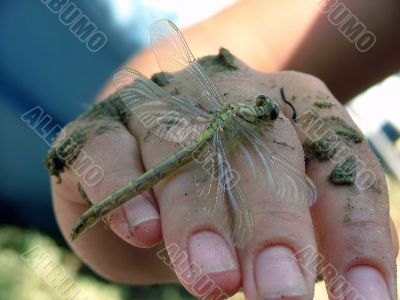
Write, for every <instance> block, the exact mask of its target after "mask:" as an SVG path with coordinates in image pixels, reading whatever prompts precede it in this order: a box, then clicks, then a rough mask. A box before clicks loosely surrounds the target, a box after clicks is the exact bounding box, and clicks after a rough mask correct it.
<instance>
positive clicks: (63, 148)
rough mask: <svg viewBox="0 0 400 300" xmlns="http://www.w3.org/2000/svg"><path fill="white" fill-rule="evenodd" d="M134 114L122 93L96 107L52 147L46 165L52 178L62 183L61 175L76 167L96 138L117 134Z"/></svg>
mask: <svg viewBox="0 0 400 300" xmlns="http://www.w3.org/2000/svg"><path fill="white" fill-rule="evenodd" d="M129 117H130V112H129V110H128V109H127V107H126V106H125V104H124V103H123V102H122V100H121V98H120V97H119V94H118V93H114V94H112V95H110V96H109V97H107V98H106V100H104V101H103V102H100V103H97V104H95V105H93V106H92V107H91V108H90V109H89V110H88V111H87V112H85V113H84V114H82V115H81V116H79V117H78V118H77V119H76V120H75V121H73V122H71V123H70V124H68V125H67V127H66V128H65V130H66V132H67V133H68V134H67V135H66V136H65V138H64V139H63V140H62V141H60V142H59V143H58V144H56V146H55V147H52V148H51V149H50V150H49V152H48V154H47V156H46V157H45V160H44V164H45V167H46V169H47V170H48V172H49V173H50V175H54V176H56V177H57V178H58V179H59V182H61V177H60V174H61V173H62V172H64V171H65V169H66V168H67V166H68V165H71V164H73V163H74V161H75V159H76V158H77V156H78V155H79V153H80V151H81V149H82V148H83V146H84V145H85V143H86V142H87V141H88V139H89V138H90V137H92V136H96V135H101V134H103V133H106V132H110V131H113V130H115V129H116V128H118V127H119V126H120V124H121V123H122V124H126V123H127V122H128V120H129Z"/></svg>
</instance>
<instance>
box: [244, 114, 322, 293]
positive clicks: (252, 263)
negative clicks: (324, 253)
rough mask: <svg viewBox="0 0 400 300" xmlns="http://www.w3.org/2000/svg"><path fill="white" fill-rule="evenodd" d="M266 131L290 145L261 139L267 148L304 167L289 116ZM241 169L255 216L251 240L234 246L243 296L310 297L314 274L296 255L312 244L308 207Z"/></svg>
mask: <svg viewBox="0 0 400 300" xmlns="http://www.w3.org/2000/svg"><path fill="white" fill-rule="evenodd" d="M271 136H273V137H277V138H279V139H280V140H281V141H284V142H285V143H286V144H287V145H290V147H288V146H287V145H283V144H276V143H273V142H272V140H266V141H265V142H266V143H267V145H268V146H269V148H270V149H271V150H272V151H273V152H275V153H279V154H280V155H281V156H282V157H284V158H285V159H286V160H287V161H288V162H290V163H292V164H293V165H294V166H295V167H297V168H298V169H299V170H302V171H303V172H304V159H303V157H304V155H303V152H302V150H301V149H302V148H301V144H300V142H299V140H298V139H297V136H296V133H295V131H294V129H293V128H292V126H291V124H290V121H289V120H287V119H284V120H279V119H278V120H277V121H276V122H275V125H274V127H273V129H271ZM292 147H293V148H292ZM241 170H242V171H243V172H242V173H241V174H244V175H243V176H241V179H240V180H241V182H242V183H243V184H242V185H241V186H242V187H243V192H244V193H245V194H246V197H247V199H248V201H249V204H250V206H251V208H252V211H253V215H254V218H255V219H254V220H255V229H254V234H253V239H252V240H251V241H250V242H249V244H248V246H247V247H245V248H244V249H240V250H239V253H240V260H241V265H242V268H243V287H244V292H245V295H246V299H278V298H279V299H311V298H312V296H313V291H314V283H315V277H316V273H315V272H307V270H304V269H303V267H302V265H301V264H300V259H301V257H298V256H297V253H300V252H301V250H302V249H304V248H305V247H307V246H309V245H311V246H313V247H316V241H315V237H314V229H313V224H312V220H311V215H310V211H309V209H308V207H304V206H303V207H300V206H298V205H296V204H294V203H295V202H296V201H295V199H294V198H293V199H280V198H278V197H277V196H276V195H274V193H272V192H271V191H270V190H269V189H268V188H267V187H266V185H265V184H262V181H261V182H260V180H258V181H257V180H256V181H255V182H256V183H255V182H254V180H247V179H246V172H245V168H243V169H241ZM272 176H276V174H272ZM260 178H262V177H260ZM260 178H259V179H260ZM279 184H284V183H283V182H281V183H279ZM296 196H297V195H293V197H296Z"/></svg>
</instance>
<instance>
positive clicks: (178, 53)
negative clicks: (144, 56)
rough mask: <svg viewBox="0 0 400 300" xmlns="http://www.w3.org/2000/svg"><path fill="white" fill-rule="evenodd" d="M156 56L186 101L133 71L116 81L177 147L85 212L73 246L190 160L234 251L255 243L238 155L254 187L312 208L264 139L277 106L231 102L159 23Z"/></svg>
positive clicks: (310, 187) (308, 187)
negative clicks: (186, 90) (185, 88)
mask: <svg viewBox="0 0 400 300" xmlns="http://www.w3.org/2000/svg"><path fill="white" fill-rule="evenodd" d="M150 40H151V44H152V49H153V52H154V55H155V57H156V59H157V62H158V65H159V67H160V69H161V70H162V72H163V74H165V75H168V78H169V79H170V82H171V84H174V83H178V82H185V84H186V85H187V86H189V88H190V89H189V91H190V92H189V93H186V94H187V95H184V96H181V95H174V94H173V93H169V92H167V91H166V90H165V89H163V88H162V87H160V86H158V85H157V84H155V83H154V82H153V81H151V80H150V79H147V78H146V77H145V76H144V75H142V74H141V73H140V72H138V71H136V70H133V69H128V68H127V69H122V70H120V71H119V72H117V73H116V74H115V75H114V78H113V82H114V84H115V85H116V87H117V90H118V93H119V96H120V98H121V99H122V101H123V102H124V104H125V105H126V107H127V108H128V109H129V110H130V111H131V112H132V113H133V114H134V115H135V117H136V118H137V119H138V120H139V121H140V123H141V124H142V125H143V126H144V127H145V128H147V129H148V130H149V131H150V132H151V133H152V134H154V135H155V136H158V137H160V138H161V139H162V140H165V141H167V142H174V143H178V144H179V145H181V148H180V149H179V150H178V151H177V152H175V153H174V154H172V155H170V156H168V157H167V158H165V159H163V160H162V161H160V162H159V163H157V164H156V165H154V166H153V167H152V168H150V169H148V170H147V171H146V172H144V173H143V174H142V175H140V176H138V177H136V178H134V179H132V180H130V181H128V182H127V183H126V184H124V185H123V186H121V187H120V188H118V189H117V190H116V191H114V192H112V193H111V194H110V195H108V196H107V197H105V198H104V199H102V200H101V201H99V202H96V203H94V204H93V205H92V206H91V207H90V208H89V209H88V210H86V211H85V212H84V213H83V214H82V215H81V216H80V217H79V219H78V220H77V221H76V223H75V224H74V225H73V228H72V232H71V240H74V239H76V238H77V237H78V236H80V235H81V234H82V233H83V232H85V231H86V230H88V229H89V228H90V227H92V226H93V225H95V224H96V223H97V222H98V221H100V220H102V219H103V218H104V217H105V216H106V215H107V214H109V213H110V212H111V211H112V210H114V209H115V208H117V207H118V206H120V205H122V204H123V203H124V202H126V201H128V200H130V199H133V198H134V197H135V196H137V195H139V194H142V193H143V192H145V191H146V190H148V189H150V188H152V187H153V186H154V185H156V184H157V183H158V182H160V181H161V180H163V179H165V178H167V177H168V176H170V175H171V174H173V173H174V172H176V171H178V170H179V169H181V168H182V167H183V166H184V165H186V164H188V163H190V162H193V161H195V162H198V163H201V165H202V166H204V165H207V167H206V168H204V167H202V168H198V171H196V173H195V176H194V177H195V180H194V183H195V187H196V191H197V192H198V195H199V198H200V201H201V202H200V203H201V205H202V206H203V207H204V208H205V210H206V211H207V213H208V214H209V215H210V217H211V219H212V220H213V221H214V222H215V224H216V225H217V227H218V228H219V229H220V230H221V231H222V232H223V233H224V234H225V235H226V237H227V238H228V239H229V240H231V241H232V242H233V243H234V245H235V246H237V247H244V246H245V245H246V244H247V243H248V241H249V240H250V239H251V237H252V232H253V229H254V226H255V225H254V223H255V222H254V214H253V212H252V210H251V208H250V205H249V203H248V201H247V199H246V196H245V194H244V193H243V191H242V188H241V182H240V179H239V180H237V179H238V178H239V177H240V176H238V174H239V175H240V172H237V171H236V170H235V168H234V166H233V161H234V160H235V157H238V156H240V155H241V156H243V157H246V160H247V162H248V165H249V166H250V168H251V169H252V170H253V171H252V172H253V173H254V174H256V172H255V169H257V174H259V175H257V176H258V177H257V184H262V185H266V187H267V189H268V192H269V193H270V194H272V195H274V196H275V197H276V198H277V199H282V201H285V199H290V201H291V203H292V204H293V205H297V206H300V207H308V206H311V205H312V204H313V203H314V202H315V201H316V196H317V195H316V188H315V186H314V184H313V182H312V181H311V179H310V178H309V177H308V176H307V175H306V174H305V173H304V172H303V171H300V170H299V169H297V168H296V167H295V166H293V165H292V164H291V163H290V162H289V161H288V160H287V159H285V158H284V157H283V156H281V155H279V154H278V153H276V152H274V151H272V150H271V149H270V147H269V146H267V144H266V143H265V134H264V132H267V131H268V130H270V129H271V127H272V126H274V122H275V121H276V120H277V119H278V118H279V116H280V115H281V112H280V109H279V106H278V104H277V102H276V101H275V100H273V99H272V98H271V97H268V96H265V95H264V94H260V95H255V97H254V99H253V101H252V103H228V102H227V101H226V99H225V97H226V96H224V95H223V94H222V93H221V91H220V89H219V88H218V86H217V85H216V84H215V83H214V82H213V81H212V80H211V79H210V77H209V76H208V75H207V73H206V72H205V70H204V69H203V67H202V66H201V64H200V63H199V61H198V60H196V59H195V57H194V56H193V54H192V52H191V51H190V49H189V47H188V45H187V43H186V41H185V39H184V37H183V35H182V33H181V32H180V31H179V29H178V27H177V26H176V25H175V24H174V23H173V22H171V21H169V20H160V21H156V22H155V23H153V24H152V25H151V27H150Z"/></svg>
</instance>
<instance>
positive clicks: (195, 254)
mask: <svg viewBox="0 0 400 300" xmlns="http://www.w3.org/2000/svg"><path fill="white" fill-rule="evenodd" d="M188 251H189V258H190V261H191V262H192V263H196V264H197V266H198V267H200V269H201V270H202V273H217V272H224V271H230V270H237V269H239V266H238V263H237V260H236V256H235V255H234V254H233V253H232V252H231V250H230V249H229V247H228V244H227V243H226V241H225V240H224V239H223V238H222V237H221V236H219V235H218V234H216V233H214V232H212V231H200V232H196V233H194V234H193V235H192V236H191V237H190V239H189V243H188Z"/></svg>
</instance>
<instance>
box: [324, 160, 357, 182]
mask: <svg viewBox="0 0 400 300" xmlns="http://www.w3.org/2000/svg"><path fill="white" fill-rule="evenodd" d="M356 164H357V160H356V159H355V157H354V156H350V157H349V158H347V159H346V160H345V161H344V162H342V163H340V164H338V165H336V166H335V167H334V168H333V170H332V172H331V174H330V175H329V181H330V182H332V183H333V184H338V185H352V184H353V183H354V182H355V180H356V177H357V170H356Z"/></svg>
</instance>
